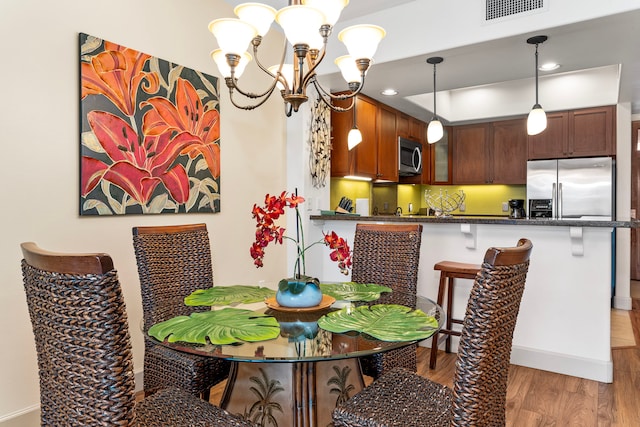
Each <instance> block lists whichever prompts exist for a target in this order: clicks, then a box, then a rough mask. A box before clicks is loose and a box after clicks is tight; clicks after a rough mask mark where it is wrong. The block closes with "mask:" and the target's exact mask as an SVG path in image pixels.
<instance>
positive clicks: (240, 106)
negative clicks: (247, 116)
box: [229, 88, 273, 110]
mask: <svg viewBox="0 0 640 427" xmlns="http://www.w3.org/2000/svg"><path fill="white" fill-rule="evenodd" d="M272 92H273V91H272ZM241 94H242V95H244V94H243V93H242V92H241ZM249 95H251V94H249ZM245 96H247V95H245ZM247 97H248V98H252V97H251V96H247ZM229 99H230V100H231V104H233V106H234V107H236V108H240V109H241V110H253V109H255V108H258V107H260V106H261V105H262V104H264V103H265V102H267V100H268V99H269V96H267V97H263V98H262V100H261V101H260V102H258V103H257V104H253V105H240V104H238V103H236V101H235V100H234V99H233V88H229ZM252 99H255V98H252Z"/></svg>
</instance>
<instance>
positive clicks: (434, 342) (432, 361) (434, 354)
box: [429, 273, 449, 369]
mask: <svg viewBox="0 0 640 427" xmlns="http://www.w3.org/2000/svg"><path fill="white" fill-rule="evenodd" d="M446 284H447V278H446V276H445V275H444V273H441V274H440V284H439V285H438V300H437V303H438V305H439V306H440V307H442V302H443V301H444V288H445V286H446ZM448 308H449V307H447V309H448ZM448 317H449V316H448V315H447V316H446V318H447V319H448ZM446 322H447V323H448V322H449V321H448V320H447V321H446ZM438 335H440V334H439V333H438V332H436V333H435V334H433V336H432V337H431V356H430V357H429V369H436V359H437V358H438Z"/></svg>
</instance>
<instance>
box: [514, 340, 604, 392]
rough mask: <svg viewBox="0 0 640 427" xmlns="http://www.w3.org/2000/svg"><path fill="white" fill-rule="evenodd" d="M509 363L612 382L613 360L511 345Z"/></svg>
mask: <svg viewBox="0 0 640 427" xmlns="http://www.w3.org/2000/svg"><path fill="white" fill-rule="evenodd" d="M511 363H512V364H514V365H520V366H526V367H528V368H534V369H541V370H543V371H549V372H555V373H558V374H563V375H570V376H573V377H579V378H585V379H588V380H593V381H599V382H603V383H611V382H613V361H611V360H609V361H604V360H594V359H585V358H582V357H578V356H568V355H566V354H559V353H553V352H549V351H540V350H534V349H531V348H526V347H518V346H513V349H512V351H511Z"/></svg>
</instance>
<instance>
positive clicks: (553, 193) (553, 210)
mask: <svg viewBox="0 0 640 427" xmlns="http://www.w3.org/2000/svg"><path fill="white" fill-rule="evenodd" d="M557 196H558V195H557V194H556V183H555V182H554V183H553V184H551V216H552V217H553V218H558V204H557V201H558V198H557Z"/></svg>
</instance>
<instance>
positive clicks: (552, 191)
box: [527, 157, 615, 220]
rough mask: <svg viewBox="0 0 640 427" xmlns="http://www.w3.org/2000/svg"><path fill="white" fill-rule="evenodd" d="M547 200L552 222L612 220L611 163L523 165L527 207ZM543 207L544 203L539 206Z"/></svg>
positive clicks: (569, 161)
mask: <svg viewBox="0 0 640 427" xmlns="http://www.w3.org/2000/svg"><path fill="white" fill-rule="evenodd" d="M547 200H548V201H549V203H550V204H549V206H550V208H551V209H550V211H551V214H550V216H551V217H552V218H556V219H568V218H583V219H602V220H611V219H615V162H614V160H613V159H612V158H611V157H593V158H577V159H557V160H530V161H528V162H527V206H528V207H529V209H530V216H531V217H533V215H532V214H531V210H532V209H533V210H534V213H535V206H532V203H533V204H534V205H535V204H536V203H537V204H539V203H540V202H541V201H542V202H544V201H547ZM543 204H544V203H543Z"/></svg>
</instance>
